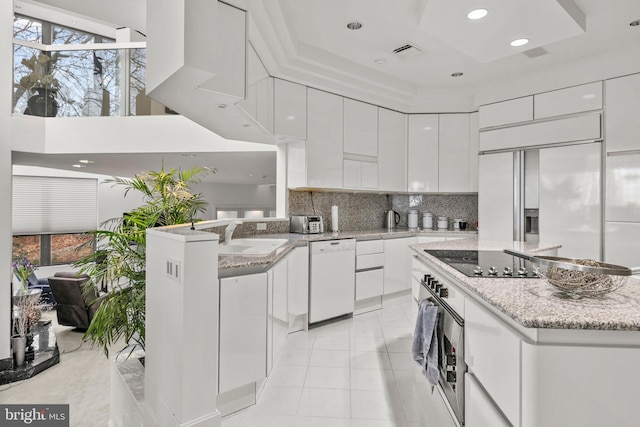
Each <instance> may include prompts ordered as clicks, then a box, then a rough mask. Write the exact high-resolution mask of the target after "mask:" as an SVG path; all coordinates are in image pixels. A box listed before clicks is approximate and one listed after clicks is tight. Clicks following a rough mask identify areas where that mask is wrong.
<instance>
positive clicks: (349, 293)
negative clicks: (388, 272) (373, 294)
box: [309, 239, 356, 323]
mask: <svg viewBox="0 0 640 427" xmlns="http://www.w3.org/2000/svg"><path fill="white" fill-rule="evenodd" d="M310 258H311V259H310V263H309V264H310V266H309V276H310V277H309V323H316V322H321V321H323V320H327V319H331V318H334V317H338V316H342V315H344V314H349V313H353V309H354V302H355V292H356V273H355V271H356V240H355V239H343V240H325V241H321V242H311V243H310Z"/></svg>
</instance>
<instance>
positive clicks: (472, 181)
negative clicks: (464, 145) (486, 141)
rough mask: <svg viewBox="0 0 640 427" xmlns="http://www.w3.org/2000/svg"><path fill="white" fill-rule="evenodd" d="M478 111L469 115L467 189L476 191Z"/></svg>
mask: <svg viewBox="0 0 640 427" xmlns="http://www.w3.org/2000/svg"><path fill="white" fill-rule="evenodd" d="M479 140H480V135H479V130H478V113H471V114H470V115H469V191H471V192H474V193H475V192H477V191H478V157H479V156H478V151H480V146H479V142H480V141H479Z"/></svg>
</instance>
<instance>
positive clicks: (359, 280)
mask: <svg viewBox="0 0 640 427" xmlns="http://www.w3.org/2000/svg"><path fill="white" fill-rule="evenodd" d="M383 280H384V270H383V269H382V268H380V269H377V270H369V271H361V272H359V273H356V301H360V300H363V299H367V298H372V297H377V296H380V295H382V291H383V289H384V288H383Z"/></svg>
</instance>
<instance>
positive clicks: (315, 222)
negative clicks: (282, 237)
mask: <svg viewBox="0 0 640 427" xmlns="http://www.w3.org/2000/svg"><path fill="white" fill-rule="evenodd" d="M289 231H290V232H292V233H299V234H320V233H324V223H323V221H322V217H321V216H319V215H292V216H291V220H290V225H289Z"/></svg>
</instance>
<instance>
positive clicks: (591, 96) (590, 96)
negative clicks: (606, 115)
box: [582, 93, 596, 99]
mask: <svg viewBox="0 0 640 427" xmlns="http://www.w3.org/2000/svg"><path fill="white" fill-rule="evenodd" d="M595 97H596V94H595V93H587V94H584V95H582V99H593V98H595Z"/></svg>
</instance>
